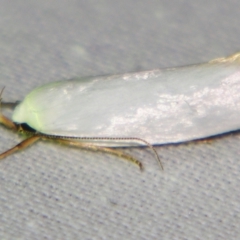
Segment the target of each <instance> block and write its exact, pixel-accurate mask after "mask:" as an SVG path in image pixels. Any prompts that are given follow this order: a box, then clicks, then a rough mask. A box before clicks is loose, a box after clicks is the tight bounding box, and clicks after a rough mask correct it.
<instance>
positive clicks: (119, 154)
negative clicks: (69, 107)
mask: <svg viewBox="0 0 240 240" xmlns="http://www.w3.org/2000/svg"><path fill="white" fill-rule="evenodd" d="M42 138H43V139H46V140H49V139H52V138H51V137H42ZM54 140H56V141H58V142H59V143H63V144H66V145H69V146H74V147H79V148H84V149H88V150H91V151H101V152H106V153H110V154H113V155H115V156H117V157H120V158H125V159H126V160H127V161H130V162H132V163H134V164H136V165H138V167H139V168H140V170H141V171H142V170H143V166H142V163H141V162H140V161H138V160H137V159H136V158H134V157H132V156H131V155H128V154H125V153H123V152H121V151H118V150H115V149H112V148H105V147H100V146H96V145H94V144H91V143H84V142H79V141H74V140H71V139H62V138H56V139H54Z"/></svg>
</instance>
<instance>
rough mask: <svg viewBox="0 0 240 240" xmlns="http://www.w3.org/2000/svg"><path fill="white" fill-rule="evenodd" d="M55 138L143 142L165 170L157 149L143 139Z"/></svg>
mask: <svg viewBox="0 0 240 240" xmlns="http://www.w3.org/2000/svg"><path fill="white" fill-rule="evenodd" d="M53 137H54V138H55V137H56V138H58V137H59V138H62V139H64V138H66V139H70V138H71V139H80V140H113V141H129V140H130V141H135V142H142V143H145V144H146V145H147V146H148V147H149V148H150V149H151V150H152V151H153V153H154V155H155V157H156V160H157V162H158V164H159V166H160V168H161V169H162V170H163V165H162V162H161V160H160V158H159V155H158V153H157V151H156V149H155V148H154V147H153V145H152V144H150V143H149V142H147V141H146V140H144V139H142V138H134V137H131V138H121V137H119V138H118V137H64V136H53Z"/></svg>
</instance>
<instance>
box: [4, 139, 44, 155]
mask: <svg viewBox="0 0 240 240" xmlns="http://www.w3.org/2000/svg"><path fill="white" fill-rule="evenodd" d="M40 138H41V136H39V135H34V136H31V137H29V138H27V139H25V140H23V141H22V142H20V143H19V144H17V145H16V146H15V147H13V148H10V149H9V150H7V151H6V152H3V153H1V154H0V159H3V158H5V157H8V156H9V155H11V154H13V153H14V152H17V151H19V150H23V149H24V148H26V147H28V146H30V145H32V144H33V143H35V142H36V141H38V140H39V139H40Z"/></svg>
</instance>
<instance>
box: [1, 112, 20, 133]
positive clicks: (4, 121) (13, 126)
mask: <svg viewBox="0 0 240 240" xmlns="http://www.w3.org/2000/svg"><path fill="white" fill-rule="evenodd" d="M0 123H1V124H2V125H4V126H5V127H7V128H10V129H12V130H17V126H16V124H15V123H14V122H12V121H11V120H10V119H8V118H7V117H5V116H4V115H2V113H0Z"/></svg>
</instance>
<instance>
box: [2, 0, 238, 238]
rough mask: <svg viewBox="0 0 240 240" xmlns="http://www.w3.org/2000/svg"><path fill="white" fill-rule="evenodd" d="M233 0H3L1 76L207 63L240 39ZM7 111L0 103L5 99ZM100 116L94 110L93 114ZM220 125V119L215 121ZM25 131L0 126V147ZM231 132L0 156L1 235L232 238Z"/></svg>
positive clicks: (49, 76)
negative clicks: (156, 143)
mask: <svg viewBox="0 0 240 240" xmlns="http://www.w3.org/2000/svg"><path fill="white" fill-rule="evenodd" d="M239 8H240V2H239V1H234V0H230V1H216V0H213V1H211V2H209V1H207V0H204V1H192V2H189V1H154V0H150V1H143V0H142V1H141V0H140V1H137V2H136V1H133V0H132V1H129V0H123V1H109V0H101V1H93V0H90V1H74V0H70V1H63V0H59V1H29V0H28V1H16V0H12V1H8V0H1V7H0V53H1V54H0V87H1V88H2V87H3V86H5V90H4V94H3V98H4V100H5V101H15V100H21V99H22V98H23V97H24V96H25V95H26V94H27V93H28V92H29V91H30V90H31V89H33V88H35V87H36V86H39V85H41V84H43V83H47V82H51V81H56V80H60V79H67V78H72V77H75V76H93V75H103V74H115V73H125V72H132V71H139V70H150V69H154V68H159V67H171V66H179V65H185V64H192V63H198V62H204V61H208V60H211V59H213V58H216V57H221V56H227V55H230V54H232V53H234V52H235V51H238V50H239V49H240V48H239V39H240V28H239ZM3 111H4V113H5V112H7V114H9V112H8V111H5V109H4V110H3ZM96 120H97V119H96ZM216 124H217V123H216ZM21 139H22V137H21V136H17V135H15V134H14V133H12V132H11V131H9V130H7V129H4V128H3V127H1V128H0V142H1V144H0V151H1V152H3V151H4V150H6V149H8V148H10V147H11V146H13V145H14V144H17V143H18V142H20V141H21ZM239 146H240V136H239V134H233V135H228V136H225V137H223V138H217V139H215V140H213V141H208V142H205V143H203V142H198V143H189V144H182V145H175V146H162V147H157V151H158V153H159V155H160V157H161V160H162V162H163V164H164V171H161V170H160V169H159V166H158V164H157V162H156V161H155V158H154V156H153V154H152V152H151V151H150V150H149V149H144V148H134V149H125V150H124V151H125V152H127V153H130V154H132V155H134V156H136V157H137V159H139V160H141V161H142V162H143V164H144V167H145V171H144V172H140V171H139V169H138V168H137V167H136V166H134V165H132V164H130V163H127V162H126V161H124V160H122V159H119V158H117V157H114V156H109V155H107V154H103V153H100V152H97V153H92V152H88V151H83V150H79V149H70V148H68V147H62V146H59V145H58V144H54V143H47V142H39V143H37V144H34V145H33V146H32V147H30V148H28V149H26V150H25V151H22V152H21V153H17V154H14V155H12V156H10V157H8V158H6V159H4V160H2V161H1V162H0V182H1V184H0V239H134V240H135V239H238V238H239V235H240V228H239V221H240V218H239V211H240V208H239V199H240V193H239V191H238V189H239V184H240V177H239V176H240V174H239V172H240V161H239V159H240V154H239V153H240V150H239Z"/></svg>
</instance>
